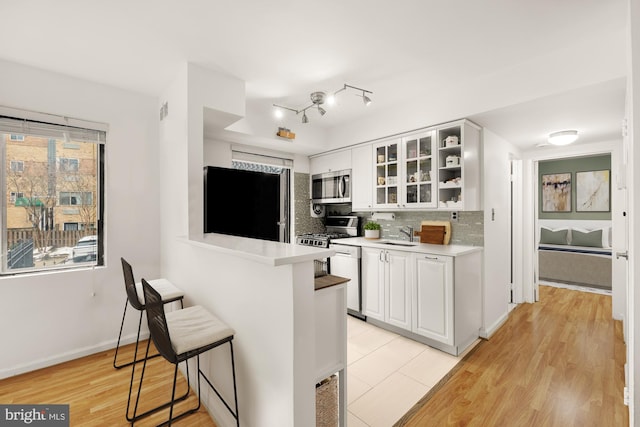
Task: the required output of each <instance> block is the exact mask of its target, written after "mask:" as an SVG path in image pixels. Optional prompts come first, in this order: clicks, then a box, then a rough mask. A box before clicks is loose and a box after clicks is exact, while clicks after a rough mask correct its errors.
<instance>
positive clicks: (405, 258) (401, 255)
mask: <svg viewBox="0 0 640 427" xmlns="http://www.w3.org/2000/svg"><path fill="white" fill-rule="evenodd" d="M411 260H412V256H411V253H409V252H401V251H390V250H385V249H372V248H362V283H363V284H364V289H363V291H364V302H365V304H364V313H365V315H367V316H368V317H371V318H373V319H376V320H379V321H381V322H386V323H388V324H390V325H393V326H396V327H398V328H402V329H406V330H408V331H410V330H411V312H412V310H411V300H412V298H411V283H412V281H413V274H412V273H413V271H412V267H411V265H412V263H411Z"/></svg>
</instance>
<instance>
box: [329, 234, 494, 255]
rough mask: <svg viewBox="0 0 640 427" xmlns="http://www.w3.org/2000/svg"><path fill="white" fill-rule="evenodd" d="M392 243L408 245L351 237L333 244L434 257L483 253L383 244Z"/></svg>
mask: <svg viewBox="0 0 640 427" xmlns="http://www.w3.org/2000/svg"><path fill="white" fill-rule="evenodd" d="M385 241H391V242H399V243H408V242H407V241H406V240H395V239H365V238H364V237H349V238H346V239H332V240H331V243H334V244H341V245H350V246H362V247H368V248H377V249H388V250H394V251H404V252H418V253H425V254H433V255H446V256H460V255H466V254H469V253H472V252H478V251H482V250H483V248H482V246H466V245H433V244H430V243H417V242H415V244H414V245H412V246H400V245H388V244H384V243H382V242H385Z"/></svg>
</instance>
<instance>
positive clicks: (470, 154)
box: [310, 119, 482, 211]
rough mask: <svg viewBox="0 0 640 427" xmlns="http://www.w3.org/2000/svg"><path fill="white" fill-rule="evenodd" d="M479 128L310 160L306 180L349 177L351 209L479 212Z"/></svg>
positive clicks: (462, 125)
mask: <svg viewBox="0 0 640 427" xmlns="http://www.w3.org/2000/svg"><path fill="white" fill-rule="evenodd" d="M480 136H481V135H480V127H478V126H477V125H475V124H474V123H472V122H470V121H468V120H464V119H463V120H458V121H455V122H450V123H445V124H442V125H438V126H433V127H430V128H425V129H423V130H421V131H415V132H410V133H409V132H408V133H405V134H402V135H400V136H397V137H393V138H387V139H384V140H381V141H378V142H375V143H369V144H362V145H358V146H356V147H354V148H352V149H350V150H340V151H336V152H331V153H328V154H323V155H318V156H314V157H312V158H311V159H310V173H311V175H314V174H317V173H322V172H331V171H338V170H344V169H351V174H352V184H351V185H352V191H351V194H352V196H351V200H352V210H354V211H371V210H381V211H398V210H411V209H416V210H430V209H438V210H456V211H457V210H466V211H479V210H482V194H481V190H482V173H481V167H482V164H481V162H482V150H481V140H480Z"/></svg>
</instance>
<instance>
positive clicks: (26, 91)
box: [0, 61, 160, 378]
mask: <svg viewBox="0 0 640 427" xmlns="http://www.w3.org/2000/svg"><path fill="white" fill-rule="evenodd" d="M0 75H2V78H0V103H2V105H5V106H8V107H16V108H21V109H26V110H32V111H38V112H43V113H50V114H56V115H61V116H69V117H75V118H79V119H85V120H91V121H96V122H104V123H107V124H108V125H109V131H108V133H107V145H106V150H105V151H106V161H105V167H106V173H105V176H106V187H105V218H104V223H105V245H106V246H105V257H106V258H105V266H104V267H98V268H95V269H83V270H79V271H61V272H55V273H51V272H49V273H40V274H28V275H20V276H8V277H2V278H0V301H1V303H0V304H1V307H0V325H2V326H0V328H1V330H2V332H1V334H0V335H1V336H2V348H3V351H0V378H4V377H7V376H11V375H15V374H18V373H22V372H27V371H31V370H34V369H37V368H40V367H44V366H50V365H53V364H56V363H59V362H62V361H66V360H71V359H75V358H77V357H80V356H84V355H87V354H91V353H95V352H97V351H100V350H104V349H107V348H112V347H115V343H116V339H117V336H118V329H119V327H120V320H121V316H122V309H123V307H124V302H125V298H126V297H125V292H124V282H123V279H122V266H121V263H120V257H121V256H122V257H125V258H127V259H128V260H129V261H130V262H131V263H132V265H133V266H134V268H135V270H134V271H135V273H136V276H137V277H148V278H150V279H151V278H156V277H159V269H160V268H159V253H160V252H159V236H158V230H159V227H160V222H159V209H158V208H159V201H158V199H159V186H158V183H157V180H158V166H157V162H158V160H157V151H156V149H157V137H158V115H157V111H158V110H157V100H156V99H155V98H153V97H150V96H146V95H141V94H136V93H132V92H127V91H123V90H120V89H115V88H112V87H107V86H104V85H99V84H95V83H90V82H87V81H84V80H78V79H75V78H72V77H69V76H64V75H60V74H56V73H52V72H48V71H43V70H40V69H36V68H31V67H27V66H23V65H20V64H15V63H11V62H6V61H0ZM130 320H132V321H131V322H128V323H127V325H126V330H125V335H126V336H127V339H126V341H131V340H132V339H135V332H136V330H137V322H136V321H135V320H133V316H131V318H130Z"/></svg>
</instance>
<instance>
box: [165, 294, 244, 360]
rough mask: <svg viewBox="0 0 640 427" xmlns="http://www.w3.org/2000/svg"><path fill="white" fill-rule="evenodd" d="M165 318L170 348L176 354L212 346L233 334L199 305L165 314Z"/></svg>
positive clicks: (232, 331) (225, 325)
mask: <svg viewBox="0 0 640 427" xmlns="http://www.w3.org/2000/svg"><path fill="white" fill-rule="evenodd" d="M165 318H166V319H167V327H168V328H169V337H170V338H171V346H172V347H173V351H175V352H176V354H183V353H186V352H188V351H191V350H195V349H198V348H201V347H204V346H206V345H209V344H213V343H215V342H217V341H220V340H222V339H225V338H228V337H231V336H233V335H234V334H235V331H234V330H233V329H232V328H230V327H229V326H228V325H227V324H226V323H224V322H223V321H222V320H220V319H218V318H217V317H216V316H214V315H213V314H211V313H210V312H208V311H207V310H206V309H205V308H204V307H202V306H199V305H196V306H193V307H187V308H183V309H182V310H176V311H171V312H169V313H165Z"/></svg>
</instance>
